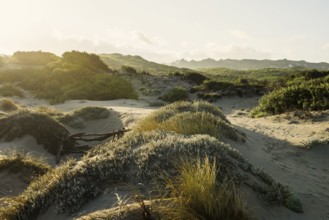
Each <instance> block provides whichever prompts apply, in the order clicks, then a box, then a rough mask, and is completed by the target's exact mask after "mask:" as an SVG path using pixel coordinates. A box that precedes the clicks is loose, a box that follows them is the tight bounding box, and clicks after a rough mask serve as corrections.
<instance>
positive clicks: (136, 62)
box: [98, 53, 182, 75]
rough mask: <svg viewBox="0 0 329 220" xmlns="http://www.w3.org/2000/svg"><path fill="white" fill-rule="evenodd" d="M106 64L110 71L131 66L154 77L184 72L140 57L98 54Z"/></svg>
mask: <svg viewBox="0 0 329 220" xmlns="http://www.w3.org/2000/svg"><path fill="white" fill-rule="evenodd" d="M98 56H100V58H101V59H102V60H103V62H104V63H106V64H107V65H108V67H109V68H110V69H117V70H118V69H121V67H122V66H130V67H133V68H134V69H136V70H137V71H139V72H141V71H146V72H149V73H151V74H153V75H168V74H169V73H174V72H181V71H182V70H181V69H179V68H177V67H174V66H168V65H164V64H159V63H155V62H151V61H148V60H145V59H144V58H143V57H140V56H131V55H122V54H118V53H113V54H98Z"/></svg>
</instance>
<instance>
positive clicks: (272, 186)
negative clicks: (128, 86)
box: [0, 131, 298, 219]
mask: <svg viewBox="0 0 329 220" xmlns="http://www.w3.org/2000/svg"><path fill="white" fill-rule="evenodd" d="M205 156H207V157H208V158H211V159H212V158H213V159H214V160H216V161H219V162H220V167H219V169H216V170H217V172H219V173H221V175H223V176H227V178H229V179H232V181H234V183H235V184H237V187H238V186H239V184H244V185H246V186H250V187H251V186H257V187H254V188H253V187H251V188H253V189H254V190H255V192H259V193H260V194H261V195H263V194H264V192H265V193H266V192H269V191H271V192H276V194H273V193H272V194H271V195H278V196H277V197H270V199H271V200H273V201H275V202H276V203H277V204H283V205H287V204H288V202H287V201H286V200H285V199H289V198H293V196H291V195H292V194H289V193H290V191H289V190H288V189H287V188H286V187H277V186H282V185H281V184H279V183H277V182H276V181H274V180H273V179H272V178H271V177H270V176H268V175H265V173H264V172H262V171H260V170H258V169H255V168H253V166H252V165H251V164H250V163H249V162H248V161H247V160H245V159H244V158H243V157H242V156H241V155H240V154H239V152H238V151H236V150H234V149H232V148H231V147H229V145H227V144H224V143H222V142H220V141H219V140H218V139H216V138H213V137H210V136H208V135H192V136H184V135H178V134H175V133H168V132H164V131H153V132H145V133H142V134H141V133H134V132H130V133H128V134H126V135H125V136H124V137H123V138H121V139H119V140H118V141H116V142H107V143H105V144H102V145H99V146H97V147H96V148H94V149H93V150H91V151H90V152H88V153H87V154H86V155H85V156H84V157H83V158H82V160H81V161H79V162H77V163H75V162H73V163H70V164H67V163H66V164H64V165H62V166H60V167H58V168H56V169H54V171H50V172H48V173H47V174H46V175H44V176H42V177H41V178H39V179H37V180H36V181H35V182H33V183H32V184H31V185H30V187H29V188H28V189H27V190H26V191H25V192H23V193H22V194H21V195H20V196H18V197H15V198H12V199H11V200H10V201H8V202H7V203H6V204H5V206H4V207H5V209H6V210H9V213H11V216H14V217H15V218H16V219H31V218H33V217H35V216H36V215H37V214H39V213H40V212H42V211H43V210H45V209H46V208H47V207H48V206H49V205H50V204H54V205H55V206H56V207H57V210H58V211H59V212H62V213H74V212H76V211H78V210H79V209H80V207H81V206H82V205H83V204H84V203H85V202H87V201H88V200H90V199H92V198H95V197H96V196H97V195H98V194H99V193H101V192H102V187H103V184H104V183H105V182H109V181H110V182H112V183H113V182H115V181H121V182H125V183H128V184H132V185H135V184H137V183H143V184H145V185H147V184H149V183H150V181H151V180H156V181H157V182H158V184H159V186H160V187H161V185H163V186H164V185H165V183H166V182H167V180H168V179H170V178H174V177H176V176H179V175H180V169H179V168H178V167H177V164H178V163H179V161H180V160H181V158H189V159H190V161H191V163H192V164H193V163H195V162H197V160H198V158H200V157H205ZM48 178H49V179H48ZM36 186H38V187H41V186H42V189H38V188H36ZM259 189H265V191H261V190H259ZM287 195H289V197H288V196H287ZM264 198H269V197H265V196H264ZM294 201H298V200H294ZM287 206H288V205H287ZM288 208H290V207H289V206H288ZM3 210H4V209H3ZM6 212H7V211H6ZM7 213H8V212H7ZM1 215H4V214H2V213H1V210H0V217H1ZM22 216H24V218H23V217H22Z"/></svg>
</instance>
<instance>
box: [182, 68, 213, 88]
mask: <svg viewBox="0 0 329 220" xmlns="http://www.w3.org/2000/svg"><path fill="white" fill-rule="evenodd" d="M183 78H184V79H187V80H189V81H191V82H193V83H195V84H197V85H200V84H202V83H203V82H204V81H205V80H208V77H206V76H204V75H202V74H200V73H197V72H190V71H189V72H185V73H184V75H183Z"/></svg>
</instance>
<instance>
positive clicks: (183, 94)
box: [160, 87, 189, 103]
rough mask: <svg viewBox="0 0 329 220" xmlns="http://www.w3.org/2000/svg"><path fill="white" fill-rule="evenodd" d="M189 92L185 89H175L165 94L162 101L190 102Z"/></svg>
mask: <svg viewBox="0 0 329 220" xmlns="http://www.w3.org/2000/svg"><path fill="white" fill-rule="evenodd" d="M188 98H189V95H188V91H187V90H186V89H184V88H180V87H174V88H172V89H170V90H169V91H167V92H166V93H165V94H163V95H162V96H161V97H160V99H161V100H163V101H165V102H170V103H171V102H177V101H181V100H188Z"/></svg>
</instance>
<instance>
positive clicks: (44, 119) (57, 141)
mask: <svg viewBox="0 0 329 220" xmlns="http://www.w3.org/2000/svg"><path fill="white" fill-rule="evenodd" d="M0 124H1V126H0V138H3V139H4V140H6V141H11V140H13V139H15V138H20V137H22V136H24V135H31V136H33V137H35V138H36V140H37V142H38V143H39V144H42V145H43V147H44V148H45V149H46V150H47V151H49V152H50V153H52V154H54V155H56V154H57V151H58V148H59V147H60V146H61V145H62V144H64V143H63V141H64V140H66V139H67V138H68V136H69V132H68V130H67V129H66V128H65V127H64V126H63V125H62V124H60V123H59V122H58V121H56V120H55V119H53V118H52V117H50V116H48V115H46V114H42V113H38V112H33V111H28V110H22V111H18V112H14V113H13V114H10V115H7V116H6V117H3V118H0ZM67 146H69V144H68V145H67Z"/></svg>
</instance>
